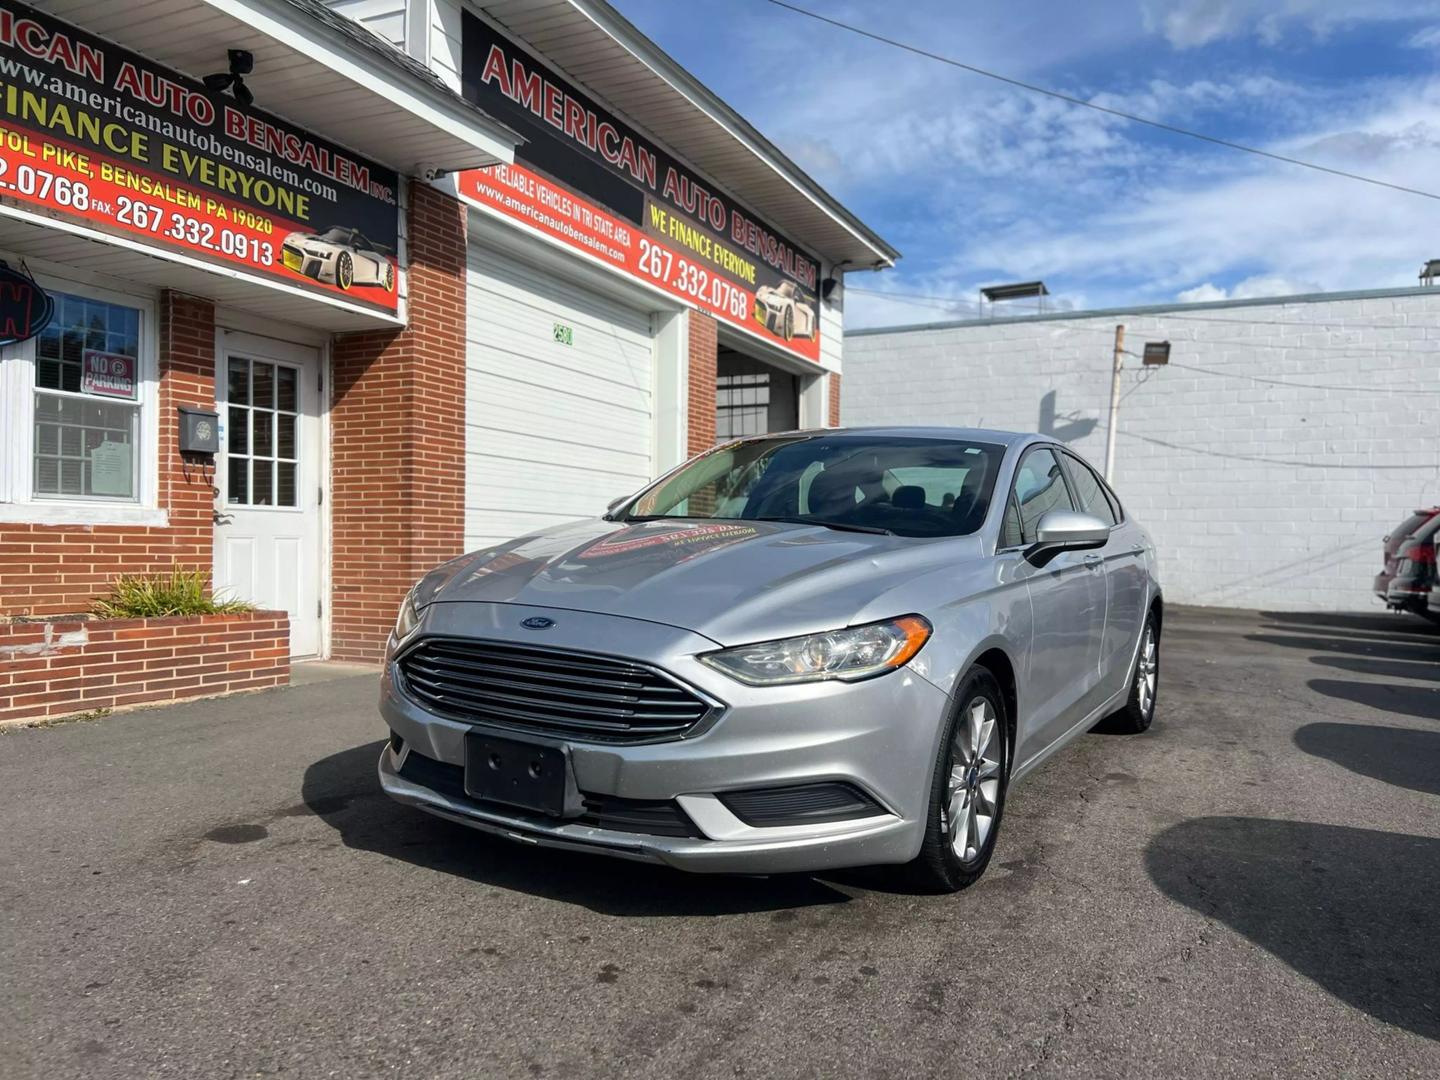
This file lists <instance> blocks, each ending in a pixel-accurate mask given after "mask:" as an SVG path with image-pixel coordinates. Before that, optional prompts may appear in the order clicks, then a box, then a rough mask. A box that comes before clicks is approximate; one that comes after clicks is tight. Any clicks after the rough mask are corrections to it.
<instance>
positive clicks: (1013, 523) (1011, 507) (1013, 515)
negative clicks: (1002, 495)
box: [1000, 499, 1023, 548]
mask: <svg viewBox="0 0 1440 1080" xmlns="http://www.w3.org/2000/svg"><path fill="white" fill-rule="evenodd" d="M1022 539H1023V538H1022V536H1021V533H1020V509H1019V507H1017V506H1016V505H1015V500H1014V499H1010V500H1009V501H1008V502H1006V503H1005V516H1004V518H1002V519H1001V521H1000V546H1001V547H1002V548H1012V547H1019V546H1020V544H1021V542H1022Z"/></svg>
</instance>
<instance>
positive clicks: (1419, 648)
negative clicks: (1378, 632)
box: [1245, 634, 1440, 661]
mask: <svg viewBox="0 0 1440 1080" xmlns="http://www.w3.org/2000/svg"><path fill="white" fill-rule="evenodd" d="M1245 640H1246V641H1254V642H1257V643H1259V644H1261V645H1279V646H1281V647H1283V648H1290V649H1305V650H1306V651H1307V652H1317V653H1340V654H1342V655H1346V656H1361V657H1366V658H1367V659H1374V660H1422V661H1423V660H1437V659H1440V641H1435V642H1430V641H1426V640H1424V639H1404V640H1398V641H1397V640H1396V639H1395V638H1392V637H1388V636H1387V637H1376V638H1350V637H1338V636H1337V637H1313V636H1310V635H1305V636H1303V637H1301V636H1292V635H1289V634H1246V635H1245Z"/></svg>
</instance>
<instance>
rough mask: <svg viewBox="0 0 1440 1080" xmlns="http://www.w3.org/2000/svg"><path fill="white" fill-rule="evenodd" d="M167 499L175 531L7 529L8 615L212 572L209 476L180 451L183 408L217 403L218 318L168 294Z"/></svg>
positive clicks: (3, 530) (200, 303)
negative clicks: (178, 409)
mask: <svg viewBox="0 0 1440 1080" xmlns="http://www.w3.org/2000/svg"><path fill="white" fill-rule="evenodd" d="M159 310H160V326H159V335H158V336H159V352H160V393H159V428H160V456H159V473H160V475H159V481H160V483H159V498H160V507H161V509H163V510H166V511H168V513H169V525H167V526H164V527H156V528H132V527H124V528H120V527H113V526H90V525H15V524H0V616H3V615H47V614H61V613H74V612H80V611H85V610H87V609H88V608H89V606H90V601H91V600H92V599H93V598H94V597H96V596H97V595H99V594H101V593H103V592H105V591H106V590H107V588H108V586H109V583H110V582H111V580H113V579H114V577H115V576H116V575H117V574H121V573H149V572H152V571H157V570H168V569H169V568H170V566H171V564H172V563H176V562H178V563H179V564H180V565H181V566H185V567H199V568H202V569H204V570H206V571H208V570H209V569H210V567H211V555H210V551H211V537H212V535H213V532H212V530H213V526H212V522H211V508H212V505H213V499H212V492H211V486H210V480H211V477H210V475H209V473H208V470H201V469H200V468H198V467H195V466H192V467H190V469H189V470H188V472H187V469H186V467H185V464H184V463H183V462H182V461H181V459H180V454H179V452H178V450H177V449H176V437H177V435H176V413H175V406H176V405H178V404H181V403H182V402H183V403H186V404H197V405H203V406H205V407H206V408H211V407H213V406H214V403H215V309H214V307H213V305H211V304H210V302H209V301H206V300H199V299H196V298H194V297H190V296H185V295H182V294H180V293H174V292H166V293H164V294H163V295H162V296H161V299H160V309H159Z"/></svg>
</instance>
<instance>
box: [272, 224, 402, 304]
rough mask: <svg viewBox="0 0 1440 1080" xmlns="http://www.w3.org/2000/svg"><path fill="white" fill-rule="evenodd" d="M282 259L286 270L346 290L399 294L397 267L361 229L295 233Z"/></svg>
mask: <svg viewBox="0 0 1440 1080" xmlns="http://www.w3.org/2000/svg"><path fill="white" fill-rule="evenodd" d="M280 258H281V260H282V261H283V262H284V263H285V267H286V269H288V270H293V271H295V273H297V274H303V275H305V276H306V277H308V278H314V279H315V280H316V281H323V282H324V283H325V284H326V285H335V286H337V287H339V288H341V289H343V290H346V291H348V290H349V289H350V288H351V287H352V286H355V285H373V286H377V287H379V288H381V289H384V290H385V291H386V292H394V291H395V264H394V263H392V262H391V261H390V260H389V258H388V257H387V256H386V255H385V254H384V252H383V250H382V249H381V247H380V245H379V244H374V243H371V242H370V241H369V240H367V239H366V238H365V234H364V233H362V232H361V231H360V230H359V229H346V228H343V227H340V226H336V227H335V228H333V229H326V230H325V231H324V232H319V233H301V232H293V233H291V234H290V235H289V236H287V237H285V243H284V244H283V245H281V248H280Z"/></svg>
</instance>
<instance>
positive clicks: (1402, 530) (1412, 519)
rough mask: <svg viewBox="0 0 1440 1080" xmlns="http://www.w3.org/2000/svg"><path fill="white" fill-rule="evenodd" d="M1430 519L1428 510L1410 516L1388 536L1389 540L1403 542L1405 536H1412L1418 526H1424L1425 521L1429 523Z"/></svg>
mask: <svg viewBox="0 0 1440 1080" xmlns="http://www.w3.org/2000/svg"><path fill="white" fill-rule="evenodd" d="M1430 517H1431V514H1430V511H1428V510H1422V511H1421V512H1420V513H1417V514H1411V515H1410V516H1409V517H1408V518H1406V519H1405V520H1404V521H1402V522H1401V523H1400V527H1399V528H1398V529H1396V530H1395V531H1394V532H1393V533H1391V534H1390V538H1391V539H1392V540H1404V539H1405V538H1406V537H1407V536H1412V535H1414V533H1415V530H1416V529H1418V528H1420V526H1421V525H1424V524H1425V523H1426V522H1427V521H1429V520H1430Z"/></svg>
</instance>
